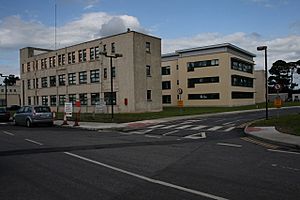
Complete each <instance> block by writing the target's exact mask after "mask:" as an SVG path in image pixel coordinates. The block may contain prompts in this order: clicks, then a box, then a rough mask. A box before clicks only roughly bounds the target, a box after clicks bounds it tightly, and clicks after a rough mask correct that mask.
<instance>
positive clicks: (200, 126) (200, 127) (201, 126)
mask: <svg viewBox="0 0 300 200" xmlns="http://www.w3.org/2000/svg"><path fill="white" fill-rule="evenodd" d="M205 127H207V126H203V125H199V126H196V127H194V128H191V130H200V129H203V128H205Z"/></svg>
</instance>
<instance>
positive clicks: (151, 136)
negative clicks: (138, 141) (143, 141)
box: [145, 135, 161, 138]
mask: <svg viewBox="0 0 300 200" xmlns="http://www.w3.org/2000/svg"><path fill="white" fill-rule="evenodd" d="M145 137H148V138H161V136H159V135H145Z"/></svg>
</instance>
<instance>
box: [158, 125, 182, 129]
mask: <svg viewBox="0 0 300 200" xmlns="http://www.w3.org/2000/svg"><path fill="white" fill-rule="evenodd" d="M175 126H178V124H173V125H170V126H165V127H162V128H161V129H169V128H174V127H175Z"/></svg>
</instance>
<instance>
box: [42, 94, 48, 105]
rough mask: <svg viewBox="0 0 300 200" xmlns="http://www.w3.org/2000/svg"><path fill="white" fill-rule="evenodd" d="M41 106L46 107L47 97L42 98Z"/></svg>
mask: <svg viewBox="0 0 300 200" xmlns="http://www.w3.org/2000/svg"><path fill="white" fill-rule="evenodd" d="M42 105H43V106H48V97H47V96H42Z"/></svg>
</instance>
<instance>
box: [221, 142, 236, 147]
mask: <svg viewBox="0 0 300 200" xmlns="http://www.w3.org/2000/svg"><path fill="white" fill-rule="evenodd" d="M217 145H220V146H228V147H237V148H241V147H242V145H240V144H230V143H221V142H220V143H217Z"/></svg>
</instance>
